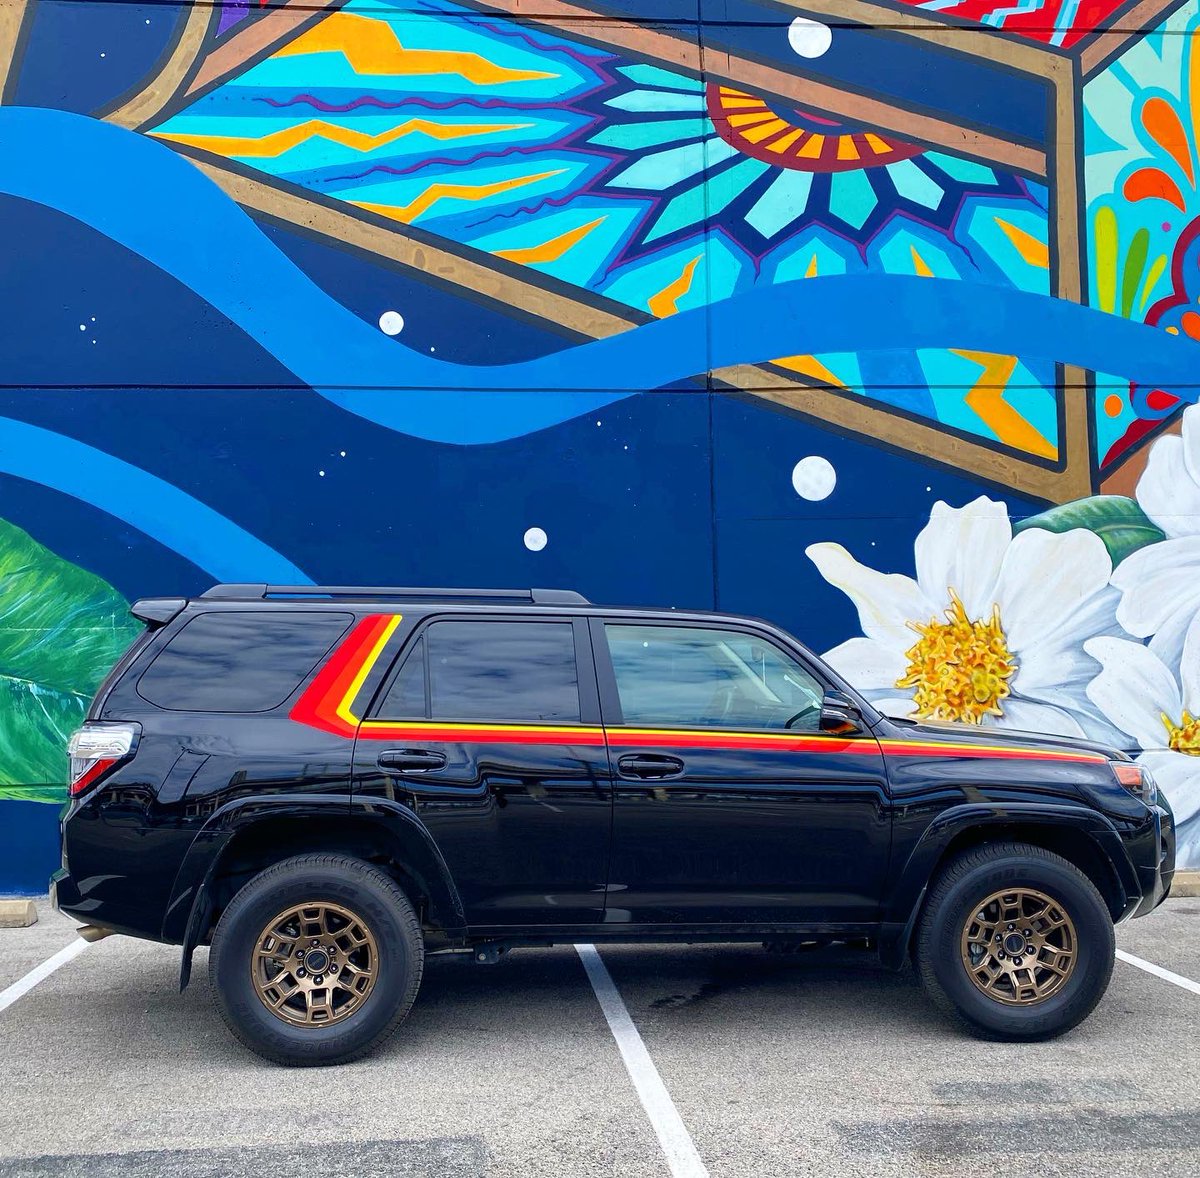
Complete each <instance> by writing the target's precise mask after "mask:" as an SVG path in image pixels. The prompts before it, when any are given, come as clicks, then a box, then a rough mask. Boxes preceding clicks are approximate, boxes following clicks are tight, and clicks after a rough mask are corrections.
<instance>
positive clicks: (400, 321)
mask: <svg viewBox="0 0 1200 1178" xmlns="http://www.w3.org/2000/svg"><path fill="white" fill-rule="evenodd" d="M379 330H380V331H382V332H383V334H384V335H399V334H400V333H401V332H402V331H403V330H404V316H403V315H401V314H400V312H399V311H384V313H383V314H382V315H380V316H379Z"/></svg>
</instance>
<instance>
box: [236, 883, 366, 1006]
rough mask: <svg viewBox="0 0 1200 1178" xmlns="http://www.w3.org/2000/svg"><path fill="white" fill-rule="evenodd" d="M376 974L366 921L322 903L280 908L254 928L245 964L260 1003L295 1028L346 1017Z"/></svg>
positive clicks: (363, 998)
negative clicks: (253, 941)
mask: <svg viewBox="0 0 1200 1178" xmlns="http://www.w3.org/2000/svg"><path fill="white" fill-rule="evenodd" d="M378 974H379V948H378V946H377V945H376V943H375V936H374V934H373V933H372V932H371V930H370V928H368V927H367V924H366V922H365V921H363V920H362V919H361V917H359V916H357V915H355V913H353V912H351V911H350V909H349V908H343V907H342V906H341V905H340V904H329V903H325V902H321V903H314V904H297V905H294V906H293V907H291V908H285V909H284V910H283V911H282V912H281V913H280V914H279V915H278V916H276V917H275V918H274V919H273V920H271V921H270V922H269V923H268V924H267V926H266V927H265V928H264V929H263V930H262V932H261V933H259V935H258V941H257V942H256V944H255V948H254V957H253V959H252V961H251V963H250V977H251V980H252V981H253V983H254V992H255V993H256V994H257V995H258V997H259V1000H260V1001H261V1002H262V1004H263V1005H264V1006H265V1007H266V1008H267V1009H268V1010H269V1011H270V1012H271V1013H272V1014H274V1015H276V1016H277V1017H278V1018H281V1019H283V1020H284V1021H285V1022H287V1023H291V1024H292V1025H293V1026H299V1027H325V1026H328V1025H329V1024H330V1023H337V1022H341V1021H342V1020H343V1019H347V1018H349V1017H350V1016H351V1015H352V1014H353V1013H354V1012H355V1011H356V1010H358V1009H359V1007H361V1006H362V1004H363V1003H364V1002H366V1000H367V999H368V998H369V997H370V994H371V991H372V990H373V989H374V988H375V981H376V979H377V977H378Z"/></svg>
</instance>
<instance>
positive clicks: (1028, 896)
mask: <svg viewBox="0 0 1200 1178" xmlns="http://www.w3.org/2000/svg"><path fill="white" fill-rule="evenodd" d="M961 951H962V961H963V966H964V967H965V968H966V971H967V976H968V977H969V978H970V979H971V981H972V982H974V983H975V986H976V987H977V988H978V989H979V990H981V991H982V992H983V993H984V994H986V995H987V996H988V997H989V998H993V999H995V1000H996V1001H997V1002H1003V1003H1006V1004H1008V1005H1009V1006H1036V1005H1037V1004H1038V1003H1039V1002H1045V1001H1046V999H1047V998H1050V997H1052V996H1053V995H1054V994H1057V993H1058V992H1059V990H1061V989H1062V988H1063V986H1065V985H1066V983H1067V979H1068V978H1070V976H1071V974H1072V973H1073V972H1074V970H1075V963H1076V960H1077V959H1078V954H1079V942H1078V938H1077V937H1076V935H1075V925H1074V922H1073V921H1072V920H1071V917H1070V915H1069V914H1068V912H1067V910H1066V909H1065V908H1064V907H1063V906H1062V905H1061V904H1060V903H1059V902H1058V901H1057V900H1055V899H1053V898H1052V897H1050V896H1047V895H1046V893H1045V892H1038V891H1035V890H1034V889H1033V888H1008V889H1006V890H1005V891H1002V892H993V893H992V895H990V896H988V897H987V899H986V900H984V901H983V902H982V903H981V904H977V905H976V906H975V907H974V908H972V909H971V913H970V915H969V916H968V917H967V920H966V923H965V924H964V925H963V931H962V939H961Z"/></svg>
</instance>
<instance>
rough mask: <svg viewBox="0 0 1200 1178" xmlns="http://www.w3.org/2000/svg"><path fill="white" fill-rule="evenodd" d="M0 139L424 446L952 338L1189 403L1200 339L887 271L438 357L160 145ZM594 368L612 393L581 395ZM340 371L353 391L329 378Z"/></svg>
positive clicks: (26, 186) (27, 129)
mask: <svg viewBox="0 0 1200 1178" xmlns="http://www.w3.org/2000/svg"><path fill="white" fill-rule="evenodd" d="M0 144H2V145H3V151H2V152H0V191H3V192H7V193H10V194H12V195H15V196H20V197H24V198H25V199H28V200H34V201H37V202H39V203H41V204H44V205H46V206H47V207H50V208H54V209H57V210H59V211H61V212H63V213H65V214H67V215H68V216H71V217H74V218H76V219H77V220H79V221H81V222H83V223H84V224H87V225H90V226H92V227H93V228H94V229H96V230H97V231H98V232H101V233H103V234H105V235H106V236H108V237H110V238H111V239H113V240H114V241H118V242H120V243H121V244H123V245H125V246H127V247H128V248H130V249H132V250H135V251H136V252H137V253H139V254H141V255H142V256H143V257H145V258H146V259H147V260H148V261H150V262H152V263H153V264H154V265H156V266H158V267H159V268H161V269H162V270H164V271H165V272H167V273H169V274H171V275H173V276H174V277H175V278H177V279H179V280H180V281H181V282H183V283H185V284H186V285H187V286H189V287H190V288H191V289H192V290H193V291H195V292H196V293H197V294H199V295H200V296H201V297H202V298H204V299H206V300H207V301H208V302H209V303H211V304H212V305H213V306H214V307H216V308H217V309H218V310H220V311H221V312H222V313H223V314H225V315H226V316H228V317H229V318H230V319H231V320H233V321H234V322H235V323H237V324H238V325H239V326H240V327H241V328H242V329H243V330H244V331H246V332H247V333H248V334H249V335H250V336H251V337H252V338H253V339H255V340H256V341H258V343H259V344H261V345H262V346H263V347H264V348H265V349H266V350H267V351H269V352H270V353H271V354H272V355H273V356H274V357H276V359H278V360H279V361H280V362H281V363H282V364H283V365H284V366H285V367H287V368H288V369H290V370H291V371H292V372H293V373H294V374H295V375H296V376H297V377H298V378H299V379H300V380H302V381H303V382H305V383H306V384H308V385H310V386H311V387H313V388H314V389H315V390H316V391H317V392H319V393H320V394H321V395H322V396H325V397H327V398H328V399H329V400H331V401H333V402H334V403H336V404H338V405H341V406H342V407H344V408H345V409H347V410H348V411H350V412H352V413H356V414H358V415H360V416H362V417H364V418H367V419H368V420H371V421H374V422H377V423H379V424H381V425H385V426H387V427H389V428H392V429H396V430H399V431H402V432H404V433H408V434H412V435H414V436H417V437H422V438H426V439H430V440H436V441H444V442H457V443H485V442H495V441H500V440H504V439H507V438H513V437H519V436H521V435H523V434H527V433H530V432H533V431H534V430H538V429H544V428H546V427H547V426H550V425H554V424H557V423H559V422H562V421H566V420H568V419H570V418H573V417H576V416H579V415H581V414H583V413H587V412H591V411H593V410H594V409H596V408H598V407H600V406H602V405H605V404H609V403H611V402H613V401H615V400H620V399H622V398H623V397H625V396H629V395H631V394H632V393H633V392H635V391H639V390H643V389H655V388H662V387H664V386H666V385H669V384H672V383H673V382H677V381H680V380H684V379H686V378H687V377H689V376H692V375H695V374H697V373H699V372H703V371H704V370H705V368H706V367H711V368H721V367H724V366H727V365H732V364H753V363H760V362H763V361H767V360H770V359H773V358H775V357H778V356H785V355H794V354H797V353H819V354H824V353H831V352H834V353H836V352H859V353H869V352H881V351H889V350H900V351H906V352H907V351H913V350H915V349H919V348H959V349H964V350H970V351H982V352H994V353H999V354H1003V355H1017V356H1020V357H1021V358H1022V359H1023V360H1025V361H1027V362H1028V361H1031V360H1035V359H1039V358H1040V359H1046V360H1056V361H1063V362H1067V363H1071V364H1075V365H1078V366H1079V367H1082V368H1087V369H1091V370H1093V371H1099V372H1105V373H1110V374H1113V375H1117V376H1122V377H1126V378H1127V379H1129V380H1132V381H1136V382H1138V383H1139V384H1142V385H1145V386H1149V387H1161V388H1168V389H1171V390H1173V391H1176V392H1179V393H1180V395H1183V396H1186V397H1188V398H1189V399H1192V400H1195V399H1196V396H1197V391H1198V390H1197V389H1196V388H1189V387H1188V386H1189V385H1191V384H1192V383H1193V381H1194V373H1195V372H1196V371H1197V366H1198V364H1200V345H1197V344H1196V343H1195V342H1193V341H1192V340H1189V339H1187V338H1185V337H1182V336H1170V335H1167V334H1166V333H1165V332H1163V331H1160V330H1158V329H1157V328H1154V327H1149V326H1147V325H1145V324H1140V323H1134V322H1131V321H1129V320H1126V319H1121V318H1119V317H1117V316H1115V315H1109V314H1106V313H1104V312H1101V311H1097V310H1095V309H1092V308H1089V307H1083V306H1079V305H1078V304H1075V303H1070V302H1066V301H1063V300H1060V299H1054V298H1050V297H1049V296H1046V295H1042V294H1034V293H1026V292H1021V291H1016V290H1012V289H1009V288H1006V287H998V286H989V285H984V284H976V283H971V284H965V283H962V282H959V281H955V280H938V279H933V278H912V277H898V276H892V275H853V276H837V277H827V278H811V279H802V280H797V281H792V282H786V283H779V284H775V285H770V286H764V287H761V288H757V289H752V290H749V291H745V292H742V293H739V294H735V295H733V296H731V297H730V298H728V299H726V300H725V301H724V302H721V303H716V304H713V305H712V306H709V307H701V308H697V309H695V310H690V311H682V312H680V313H679V314H677V315H673V316H671V317H670V318H668V319H663V320H659V321H656V322H652V323H648V324H645V325H643V326H640V327H637V328H633V329H631V330H629V331H627V332H624V333H623V334H621V335H618V336H614V337H611V338H609V339H603V340H596V341H593V342H589V343H586V344H581V345H579V346H577V347H574V348H570V349H567V350H564V351H562V352H558V353H555V354H553V355H550V356H545V357H541V358H539V359H536V360H532V361H527V362H524V363H520V364H508V365H498V366H492V367H487V366H473V365H464V364H454V363H448V362H445V361H441V360H438V359H436V358H433V357H430V356H425V355H422V354H421V353H418V352H415V351H413V350H412V349H410V348H408V347H406V346H404V345H402V344H400V343H399V342H398V341H395V340H391V339H388V338H386V337H384V336H383V335H381V334H380V333H379V332H378V331H377V330H376V329H375V328H374V327H373V326H370V325H368V324H367V323H365V322H364V321H363V320H361V319H359V318H358V317H357V316H356V315H354V314H353V313H352V312H350V311H349V310H347V308H345V307H344V306H342V305H341V304H340V303H338V302H337V301H336V300H335V299H333V298H331V297H330V296H329V295H328V294H326V293H325V292H324V291H323V290H321V289H320V288H319V287H318V286H316V284H315V283H313V282H312V280H311V279H309V278H308V276H307V275H306V274H304V273H303V271H301V270H300V269H299V268H298V267H296V266H295V265H294V264H293V263H292V262H291V261H290V260H289V259H288V258H287V257H286V256H285V255H284V254H282V253H281V252H280V251H279V250H278V249H277V248H276V247H275V246H274V245H273V244H271V242H270V241H268V240H267V238H266V237H264V236H263V234H262V233H261V231H260V230H259V229H258V227H257V226H256V225H255V223H254V222H253V221H252V220H251V219H250V217H249V216H247V215H246V214H245V213H244V212H243V211H242V210H241V209H240V208H239V207H238V206H237V204H235V203H234V202H233V200H231V199H230V198H229V197H228V196H226V195H225V193H224V192H223V191H222V190H221V189H220V188H219V187H217V185H216V184H214V183H213V182H212V181H210V180H209V179H208V178H207V177H205V176H204V175H203V174H202V173H201V172H199V171H198V170H197V169H196V168H194V167H193V166H192V165H191V164H190V163H189V162H188V161H187V160H186V159H184V158H183V157H181V156H178V155H176V154H175V152H173V151H172V150H171V149H169V148H167V147H165V146H163V145H162V144H159V143H156V142H153V141H151V140H148V139H145V138H143V137H142V136H139V135H136V134H134V133H133V132H130V131H125V130H123V129H121V128H118V127H112V126H109V125H107V124H104V123H100V122H97V121H95V120H93V119H89V118H85V117H83V116H80V115H74V114H68V113H65V112H62V111H54V110H41V109H31V108H15V107H14V108H6V109H3V110H0ZM706 345H707V348H706ZM606 377H608V378H609V379H610V380H611V385H610V387H609V388H608V389H604V388H600V389H597V384H598V382H600V381H602V380H604V379H605V378H606ZM348 378H349V379H350V380H351V381H352V383H353V385H355V386H357V387H354V388H347V387H345V386H346V383H347V379H348ZM364 386H366V389H367V391H364ZM499 390H513V392H514V395H510V396H504V397H497V396H496V395H495V393H496V392H497V391H499ZM560 390H568V391H560ZM569 390H576V391H569ZM581 390H582V391H581Z"/></svg>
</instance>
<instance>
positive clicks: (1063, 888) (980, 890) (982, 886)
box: [914, 842, 1116, 1041]
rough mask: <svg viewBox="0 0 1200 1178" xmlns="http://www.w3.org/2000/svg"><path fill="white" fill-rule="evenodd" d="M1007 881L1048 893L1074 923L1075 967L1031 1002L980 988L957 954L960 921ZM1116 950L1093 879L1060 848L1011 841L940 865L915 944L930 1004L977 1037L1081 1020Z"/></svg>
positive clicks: (1009, 1035) (1030, 1035)
mask: <svg viewBox="0 0 1200 1178" xmlns="http://www.w3.org/2000/svg"><path fill="white" fill-rule="evenodd" d="M1010 888H1027V889H1033V890H1035V891H1037V892H1039V893H1042V894H1044V895H1045V896H1049V897H1051V898H1052V899H1053V901H1054V902H1055V904H1057V905H1058V906H1060V908H1061V910H1062V911H1063V912H1064V913H1066V914H1067V916H1068V917H1069V918H1070V920H1071V922H1072V923H1073V924H1074V930H1075V938H1074V940H1075V945H1076V948H1075V952H1076V955H1077V956H1076V960H1075V965H1074V969H1073V970H1072V971H1071V972H1070V973H1069V975H1068V976H1067V978H1066V980H1065V982H1061V983H1060V984H1059V985H1058V988H1057V989H1056V990H1054V991H1053V992H1051V993H1049V995H1048V996H1047V997H1044V998H1042V999H1041V1000H1039V1001H1035V1002H1032V1003H1030V1004H1029V1005H1014V1004H1010V1003H1007V1002H1002V1001H1000V1000H998V999H997V998H994V997H991V996H990V995H989V994H985V993H984V992H983V990H982V989H981V988H980V987H979V986H977V985H976V984H975V983H974V982H973V981H972V980H971V975H970V973H969V971H968V968H967V965H966V963H965V962H964V960H963V951H962V938H963V929H964V927H965V926H966V923H967V922H968V920H970V919H971V918H972V914H973V913H974V912H975V911H976V910H978V908H979V906H980V905H981V904H983V903H984V901H985V900H986V899H987V898H988V897H990V896H992V895H994V894H995V893H997V892H1001V891H1004V890H1006V889H1010ZM1005 927H1007V926H1005ZM1115 953H1116V938H1115V937H1114V935H1113V923H1112V916H1111V914H1110V913H1109V910H1108V907H1107V905H1106V904H1105V902H1104V900H1103V898H1102V897H1101V895H1100V893H1099V892H1098V891H1097V890H1096V886H1095V884H1093V883H1092V881H1091V880H1090V879H1089V878H1088V877H1087V876H1086V875H1084V873H1083V872H1082V871H1080V870H1079V868H1077V867H1076V866H1075V865H1074V864H1073V863H1070V862H1068V861H1067V860H1066V859H1064V858H1062V857H1061V856H1060V855H1055V854H1053V853H1052V852H1050V851H1047V850H1045V849H1044V848H1042V847H1035V846H1030V845H1028V844H1025V843H1015V842H1012V843H993V844H989V845H988V846H984V847H979V848H977V849H975V850H972V851H967V852H965V853H964V854H962V855H960V856H958V857H957V858H956V859H954V860H953V861H952V862H951V863H950V864H949V865H948V866H946V867H945V868H944V869H943V870H942V871H941V873H940V874H939V875H938V877H937V879H936V881H935V882H934V883H933V885H932V886H931V887H930V890H929V895H928V897H927V899H926V901H925V906H924V909H923V911H922V913H921V919H920V924H919V925H918V928H917V935H916V941H915V945H914V957H915V961H916V967H917V972H918V974H919V976H920V979H921V984H922V986H924V988H925V991H926V992H927V993H928V994H929V996H930V998H931V999H932V1000H933V1002H934V1003H935V1005H937V1006H938V1007H939V1008H940V1009H941V1010H943V1011H944V1012H946V1013H947V1014H949V1015H950V1016H951V1017H953V1018H955V1019H956V1020H957V1021H958V1022H960V1023H961V1024H965V1026H966V1027H967V1028H968V1029H970V1030H971V1031H972V1032H973V1033H975V1034H976V1035H978V1036H980V1037H981V1038H988V1039H1004V1040H1013V1041H1018V1040H1026V1041H1032V1040H1038V1039H1053V1038H1054V1037H1055V1036H1057V1035H1061V1034H1063V1033H1064V1032H1066V1031H1069V1030H1071V1028H1072V1027H1076V1026H1078V1025H1079V1024H1080V1023H1081V1022H1083V1020H1084V1019H1085V1018H1087V1016H1088V1015H1089V1014H1091V1013H1092V1011H1093V1010H1094V1009H1095V1007H1096V1004H1097V1003H1098V1002H1099V1001H1100V999H1101V998H1102V997H1103V996H1104V992H1105V990H1107V989H1108V982H1109V978H1110V977H1111V976H1112V970H1113V961H1114V958H1115ZM997 968H998V967H997Z"/></svg>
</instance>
